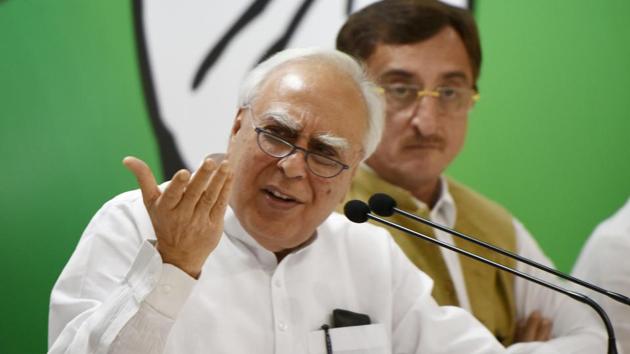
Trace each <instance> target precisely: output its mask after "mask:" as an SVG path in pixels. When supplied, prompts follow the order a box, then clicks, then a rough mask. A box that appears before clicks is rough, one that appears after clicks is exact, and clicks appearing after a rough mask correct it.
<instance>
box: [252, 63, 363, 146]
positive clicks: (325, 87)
mask: <svg viewBox="0 0 630 354" xmlns="http://www.w3.org/2000/svg"><path fill="white" fill-rule="evenodd" d="M253 108H254V111H255V113H256V114H258V115H260V114H264V113H269V112H277V113H283V114H286V115H287V116H288V117H289V118H290V119H291V120H294V121H295V122H296V123H297V124H298V125H299V126H300V127H301V133H302V134H306V135H321V134H326V133H328V134H333V135H335V136H338V137H342V138H345V139H347V140H348V142H349V143H350V144H351V147H352V146H357V145H359V147H360V145H361V144H362V142H363V136H364V134H365V132H366V129H367V114H368V111H367V106H366V104H365V102H364V99H363V96H362V94H361V92H360V90H359V88H358V87H357V85H356V84H355V82H354V80H352V79H351V78H350V77H349V75H348V74H347V73H344V72H342V71H341V70H339V69H337V68H336V67H334V66H332V65H331V64H325V63H318V62H311V61H306V62H298V63H289V64H285V65H283V66H281V67H280V68H278V69H276V70H275V71H273V72H272V73H271V74H270V75H269V76H268V78H267V79H266V80H265V81H264V82H263V83H262V85H261V87H260V89H259V91H258V95H257V97H256V100H255V102H254V105H253Z"/></svg>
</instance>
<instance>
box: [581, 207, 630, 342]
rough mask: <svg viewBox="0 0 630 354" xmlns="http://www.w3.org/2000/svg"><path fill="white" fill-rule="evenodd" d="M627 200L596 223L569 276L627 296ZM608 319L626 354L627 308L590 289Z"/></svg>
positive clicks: (629, 229)
mask: <svg viewBox="0 0 630 354" xmlns="http://www.w3.org/2000/svg"><path fill="white" fill-rule="evenodd" d="M628 257H630V199H628V201H627V202H626V204H625V205H624V206H623V207H622V208H621V209H620V210H619V211H617V212H616V213H615V215H613V216H612V217H610V218H609V219H607V220H605V221H604V222H602V223H601V224H600V225H598V226H597V228H596V229H595V231H594V232H593V234H592V235H591V237H590V238H589V239H588V241H587V242H586V245H585V246H584V249H582V252H581V254H580V256H579V258H578V260H577V262H576V264H575V268H574V269H573V275H574V276H576V277H578V278H582V279H584V280H587V281H590V282H592V283H594V284H595V285H598V286H600V287H602V288H604V289H607V290H610V291H614V292H617V293H620V294H623V295H625V296H630V260H629V259H628ZM590 295H591V296H592V298H593V299H595V300H596V301H597V302H598V303H599V304H601V305H602V307H603V308H604V310H606V313H607V314H608V316H609V317H610V320H611V321H612V324H613V327H614V329H615V335H616V337H617V343H618V345H619V347H620V348H622V349H623V351H624V353H630V307H629V306H626V305H623V304H620V303H618V302H616V301H614V300H612V299H610V298H608V297H607V296H604V295H601V294H599V293H595V292H591V293H590Z"/></svg>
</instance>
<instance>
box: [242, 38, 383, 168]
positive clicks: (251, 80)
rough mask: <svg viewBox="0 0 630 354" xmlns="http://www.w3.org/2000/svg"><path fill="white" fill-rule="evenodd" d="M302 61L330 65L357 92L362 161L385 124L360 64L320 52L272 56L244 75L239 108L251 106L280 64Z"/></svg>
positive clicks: (333, 52) (310, 50)
mask: <svg viewBox="0 0 630 354" xmlns="http://www.w3.org/2000/svg"><path fill="white" fill-rule="evenodd" d="M304 59H315V60H318V61H321V62H324V63H329V64H331V65H333V66H334V67H336V68H337V69H339V70H340V71H342V72H344V73H347V74H348V75H349V76H350V77H351V78H352V80H354V82H355V83H356V85H357V87H358V88H359V89H360V91H361V95H362V96H363V99H364V101H365V104H366V106H367V109H368V121H367V123H368V130H367V132H366V134H365V137H364V139H363V150H364V151H365V155H364V156H363V159H366V158H368V157H369V156H370V155H371V154H372V153H373V152H374V150H376V147H377V145H378V143H379V141H380V140H381V135H382V132H383V125H384V124H385V103H384V102H383V98H382V97H381V95H380V94H379V92H378V90H377V87H376V86H375V84H374V83H373V82H372V81H371V80H370V79H368V77H367V74H366V71H365V70H364V68H363V67H362V66H361V64H359V63H358V62H357V61H355V60H354V59H353V58H352V57H351V56H349V55H347V54H345V53H342V52H340V51H337V50H334V49H322V48H293V49H287V50H283V51H281V52H279V53H276V54H275V55H273V56H272V57H270V58H269V59H267V60H265V61H264V62H262V63H260V64H258V65H257V66H256V67H255V68H254V69H252V70H251V71H250V72H249V73H248V74H247V76H246V77H245V79H244V80H243V82H242V84H241V87H240V90H239V95H238V104H239V107H246V106H248V105H250V104H252V103H253V101H254V100H255V99H256V95H257V94H258V90H259V88H260V87H261V86H262V83H263V82H264V81H265V79H266V78H267V77H268V76H269V74H271V73H272V72H273V71H274V70H275V69H277V68H278V67H280V66H282V65H283V64H286V63H289V62H292V61H297V60H304Z"/></svg>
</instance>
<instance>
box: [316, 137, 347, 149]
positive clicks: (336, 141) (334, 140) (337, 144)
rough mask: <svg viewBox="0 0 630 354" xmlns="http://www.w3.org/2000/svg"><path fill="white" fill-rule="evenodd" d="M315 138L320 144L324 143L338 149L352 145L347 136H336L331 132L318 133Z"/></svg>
mask: <svg viewBox="0 0 630 354" xmlns="http://www.w3.org/2000/svg"><path fill="white" fill-rule="evenodd" d="M314 140H316V141H317V142H319V143H320V144H324V145H327V146H330V147H332V148H335V149H338V150H346V149H348V148H349V147H350V144H349V143H348V140H347V139H346V138H342V137H340V136H336V135H333V134H330V133H322V134H317V136H316V137H315V138H314Z"/></svg>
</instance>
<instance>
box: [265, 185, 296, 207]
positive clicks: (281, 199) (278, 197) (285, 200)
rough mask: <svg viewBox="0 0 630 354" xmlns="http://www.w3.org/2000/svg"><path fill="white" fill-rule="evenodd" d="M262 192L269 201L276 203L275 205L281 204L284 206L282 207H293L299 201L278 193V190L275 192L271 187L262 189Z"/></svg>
mask: <svg viewBox="0 0 630 354" xmlns="http://www.w3.org/2000/svg"><path fill="white" fill-rule="evenodd" d="M262 191H263V192H264V193H265V195H266V196H267V197H268V198H269V199H270V200H272V201H273V202H276V203H281V204H284V205H293V204H298V203H300V201H298V200H297V199H295V198H294V197H293V196H290V195H287V194H284V193H282V192H280V191H279V190H277V189H276V188H273V187H267V188H263V190H262Z"/></svg>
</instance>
